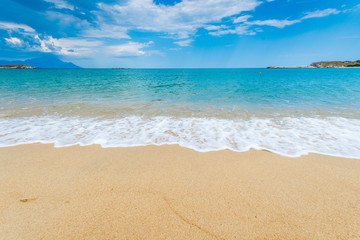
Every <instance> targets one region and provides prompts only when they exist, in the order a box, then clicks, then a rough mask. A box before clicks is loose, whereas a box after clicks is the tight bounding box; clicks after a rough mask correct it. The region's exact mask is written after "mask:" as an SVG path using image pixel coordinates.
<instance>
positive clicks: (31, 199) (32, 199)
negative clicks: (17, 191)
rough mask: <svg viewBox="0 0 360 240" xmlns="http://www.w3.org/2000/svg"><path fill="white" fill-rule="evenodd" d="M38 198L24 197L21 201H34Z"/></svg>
mask: <svg viewBox="0 0 360 240" xmlns="http://www.w3.org/2000/svg"><path fill="white" fill-rule="evenodd" d="M36 199H37V198H24V199H20V200H19V201H20V202H23V203H26V202H32V201H35V200H36Z"/></svg>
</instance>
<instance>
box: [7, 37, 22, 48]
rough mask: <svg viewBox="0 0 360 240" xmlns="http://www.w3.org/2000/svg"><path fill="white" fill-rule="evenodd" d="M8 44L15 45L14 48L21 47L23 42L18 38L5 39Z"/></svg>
mask: <svg viewBox="0 0 360 240" xmlns="http://www.w3.org/2000/svg"><path fill="white" fill-rule="evenodd" d="M5 41H6V43H7V44H10V45H14V46H21V45H22V44H23V41H22V40H21V39H19V38H16V37H10V38H5Z"/></svg>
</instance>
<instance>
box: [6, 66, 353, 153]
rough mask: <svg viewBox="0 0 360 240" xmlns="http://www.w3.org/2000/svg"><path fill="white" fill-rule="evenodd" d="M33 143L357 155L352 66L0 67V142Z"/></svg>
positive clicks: (10, 144)
mask: <svg viewBox="0 0 360 240" xmlns="http://www.w3.org/2000/svg"><path fill="white" fill-rule="evenodd" d="M260 72H261V74H260ZM38 142H39V143H55V146H56V147H62V146H71V145H76V144H80V145H91V144H100V145H101V146H102V147H117V146H121V147H126V146H142V145H163V144H178V145H180V146H184V147H187V148H191V149H194V150H197V151H202V152H204V151H216V150H222V149H230V150H233V151H246V150H249V149H251V148H253V149H264V150H269V151H272V152H274V153H277V154H281V155H285V156H291V157H295V156H300V155H304V154H308V153H310V152H311V153H321V154H327V155H334V156H342V157H350V158H359V159H360V69H355V68H354V69H79V70H56V69H48V70H47V69H29V70H26V69H24V70H17V69H13V70H11V69H3V70H0V147H6V146H13V145H19V144H28V143H38Z"/></svg>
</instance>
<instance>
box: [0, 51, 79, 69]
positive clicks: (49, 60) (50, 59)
mask: <svg viewBox="0 0 360 240" xmlns="http://www.w3.org/2000/svg"><path fill="white" fill-rule="evenodd" d="M0 65H3V66H9V65H18V66H31V67H33V68H63V69H70V68H81V67H79V66H77V65H75V64H73V63H72V62H64V61H62V60H61V59H59V58H58V57H57V56H54V55H51V54H45V55H43V56H41V57H38V58H31V59H27V60H13V61H9V60H1V59H0Z"/></svg>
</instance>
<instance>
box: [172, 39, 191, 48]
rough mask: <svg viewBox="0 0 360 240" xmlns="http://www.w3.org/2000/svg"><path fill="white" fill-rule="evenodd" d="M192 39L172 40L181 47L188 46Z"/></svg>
mask: <svg viewBox="0 0 360 240" xmlns="http://www.w3.org/2000/svg"><path fill="white" fill-rule="evenodd" d="M193 41H194V40H193V39H186V40H181V41H177V42H174V43H175V44H177V45H179V46H182V47H187V46H190V44H191V43H192V42H193Z"/></svg>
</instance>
